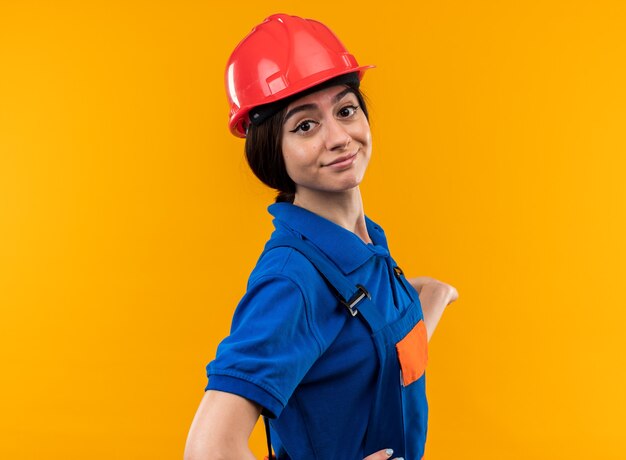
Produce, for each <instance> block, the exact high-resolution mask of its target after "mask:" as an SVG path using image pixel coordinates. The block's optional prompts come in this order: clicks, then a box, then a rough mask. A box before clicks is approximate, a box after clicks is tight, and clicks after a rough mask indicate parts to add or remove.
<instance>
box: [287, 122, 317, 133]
mask: <svg viewBox="0 0 626 460" xmlns="http://www.w3.org/2000/svg"><path fill="white" fill-rule="evenodd" d="M313 123H315V122H314V121H312V120H305V121H303V122H302V123H300V124H299V125H298V126H296V129H292V130H291V132H292V133H297V132H298V131H300V132H303V133H306V132H308V131H310V130H311V129H313Z"/></svg>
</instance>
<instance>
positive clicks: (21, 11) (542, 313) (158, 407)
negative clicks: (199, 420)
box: [0, 0, 626, 460]
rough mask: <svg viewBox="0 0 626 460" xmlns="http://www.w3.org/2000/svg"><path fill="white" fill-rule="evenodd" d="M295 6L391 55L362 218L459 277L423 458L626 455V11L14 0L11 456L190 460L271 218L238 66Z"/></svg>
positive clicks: (3, 122)
mask: <svg viewBox="0 0 626 460" xmlns="http://www.w3.org/2000/svg"><path fill="white" fill-rule="evenodd" d="M280 11H284V12H288V13H292V14H298V15H300V16H304V17H313V18H317V19H319V20H321V21H322V22H325V23H326V24H328V25H329V26H330V27H331V28H332V29H333V30H334V31H335V32H337V34H338V35H339V36H340V37H341V39H342V41H343V42H344V43H345V45H346V46H347V47H348V48H349V49H350V50H351V51H352V52H353V53H354V54H355V55H356V56H357V58H358V59H359V61H360V62H361V63H363V64H368V63H374V64H376V65H377V66H378V68H377V69H374V70H371V71H369V72H368V73H367V76H366V78H365V80H364V83H363V89H364V91H365V92H366V93H367V95H368V96H369V99H370V101H371V104H370V111H371V115H372V117H371V121H372V125H373V136H374V157H373V161H372V163H371V164H370V169H369V171H368V174H367V177H366V180H365V182H364V185H363V194H364V200H365V206H366V212H367V214H368V215H369V216H370V217H372V218H373V219H375V220H376V221H378V222H379V223H380V224H382V225H383V226H384V228H385V230H386V232H387V235H388V237H389V240H390V245H391V248H392V251H393V254H394V256H395V258H396V259H397V260H399V261H400V263H401V266H403V268H404V270H405V272H407V274H409V275H430V276H434V277H437V278H440V279H442V280H444V281H447V282H449V283H451V284H453V285H454V286H456V287H457V288H458V290H459V293H460V299H459V301H458V302H457V303H455V304H453V306H451V307H450V309H449V310H448V311H447V312H446V314H445V316H444V318H443V320H442V322H441V324H440V327H439V329H438V330H437V332H436V334H435V336H434V338H433V340H432V341H431V349H430V364H429V380H428V392H429V398H430V404H431V419H430V420H431V422H430V430H429V441H428V445H427V458H428V460H448V459H461V458H463V459H481V460H487V459H493V460H502V459H506V460H509V459H513V460H514V459H529V458H532V459H546V460H547V459H550V460H552V459H585V460H587V459H596V458H598V459H599V458H602V459H623V458H626V443H625V441H624V414H625V413H626V396H625V394H626V392H625V391H624V389H625V388H626V363H625V359H624V354H625V352H626V332H625V322H626V321H625V320H626V308H624V307H625V306H626V303H625V302H624V300H623V294H622V292H621V291H622V289H623V286H624V282H623V276H624V260H625V257H626V243H625V238H624V235H625V234H626V217H625V216H626V213H625V211H626V186H625V185H624V176H625V174H624V173H625V172H626V171H625V166H626V161H625V160H624V155H625V153H626V140H625V139H626V136H625V134H626V130H625V128H626V89H625V88H626V84H625V82H626V64H625V62H626V26H625V24H626V3H625V2H622V1H617V0H616V1H612V2H610V1H540V0H532V1H495V0H494V1H486V0H481V1H464V0H458V1H440V2H406V3H401V2H393V1H388V2H383V3H382V4H379V3H378V2H372V3H371V4H368V3H366V2H356V3H355V2H337V1H315V2H274V3H266V2H259V1H258V0H255V1H250V0H241V1H237V2H221V3H220V4H217V5H216V4H213V3H211V2H208V1H205V2H192V1H176V2H174V1H170V2H164V1H142V2H138V1H134V2H126V1H124V2H122V1H106V2H105V1H87V2H85V1H74V2H71V1H54V2H53V1H49V2H48V1H18V0H3V1H2V2H1V3H0V66H1V67H0V306H1V318H0V369H1V373H2V374H1V379H0V438H1V439H0V458H3V459H4V458H7V459H8V458H20V459H44V458H45V459H170V458H181V457H182V452H183V447H184V442H185V438H186V435H187V430H188V428H189V424H190V423H191V420H192V417H193V414H194V412H195V410H196V407H197V404H198V402H199V400H200V398H201V397H202V393H203V388H204V385H205V374H204V373H205V370H204V366H205V365H206V363H207V362H208V361H210V360H211V359H212V358H213V356H214V353H215V348H216V346H217V344H218V343H219V341H220V340H221V338H222V337H223V336H225V335H226V334H227V333H228V329H229V323H230V317H231V314H232V312H233V309H234V308H235V306H236V303H237V301H238V299H239V297H240V296H241V295H242V294H243V292H244V288H245V283H246V280H247V275H248V273H249V272H250V270H251V269H252V267H253V266H254V263H255V261H256V258H257V256H258V255H259V253H260V251H261V249H262V246H263V244H264V242H265V240H266V238H267V237H268V236H269V232H270V231H271V228H272V227H271V221H270V217H269V215H268V214H267V213H266V210H265V208H266V206H267V205H268V204H270V202H271V201H272V198H273V193H272V192H271V191H268V190H266V189H265V188H264V187H263V186H261V185H260V184H259V183H258V182H257V181H256V179H255V178H254V177H252V175H251V174H250V173H249V172H248V169H247V166H246V163H245V161H244V159H243V155H242V148H243V142H242V141H241V140H239V139H236V138H234V137H232V136H230V134H229V133H228V130H227V128H226V120H227V104H226V99H225V95H224V89H223V69H224V65H225V62H226V60H227V58H228V55H229V54H230V52H231V50H232V49H233V48H234V46H235V45H236V44H237V42H238V41H239V40H240V39H241V38H242V37H243V36H244V35H245V34H247V33H248V32H249V30H250V29H251V28H252V26H253V25H255V24H257V23H259V22H260V21H261V20H262V19H263V18H264V17H266V16H268V15H269V14H271V13H274V12H280ZM251 444H252V447H253V448H254V449H255V452H256V453H257V455H258V456H259V457H260V456H261V455H262V454H263V448H262V446H263V438H262V433H261V431H260V430H257V431H256V432H255V434H254V437H253V439H252V442H251ZM381 447H383V446H381ZM407 460H409V459H407Z"/></svg>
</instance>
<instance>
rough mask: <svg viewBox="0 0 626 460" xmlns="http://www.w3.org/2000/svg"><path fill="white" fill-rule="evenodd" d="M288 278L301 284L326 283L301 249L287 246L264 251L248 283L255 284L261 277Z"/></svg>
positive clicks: (301, 285)
mask: <svg viewBox="0 0 626 460" xmlns="http://www.w3.org/2000/svg"><path fill="white" fill-rule="evenodd" d="M266 277H279V278H288V279H290V280H291V281H293V282H294V283H295V284H297V285H298V286H300V287H301V288H302V287H303V286H312V285H313V286H314V285H316V284H317V283H316V282H319V283H321V284H324V280H323V278H322V276H321V275H320V274H319V273H318V271H317V269H316V268H315V267H314V266H313V264H312V263H311V262H310V261H309V260H308V259H307V258H306V257H305V256H304V255H303V254H301V253H300V252H299V251H297V250H295V249H293V248H291V247H286V246H281V247H276V248H272V249H270V250H266V251H264V252H263V253H262V254H261V256H260V257H259V260H258V261H257V264H256V266H255V267H254V269H253V270H252V273H251V274H250V279H249V281H248V284H254V283H255V282H256V281H257V280H259V279H260V278H266Z"/></svg>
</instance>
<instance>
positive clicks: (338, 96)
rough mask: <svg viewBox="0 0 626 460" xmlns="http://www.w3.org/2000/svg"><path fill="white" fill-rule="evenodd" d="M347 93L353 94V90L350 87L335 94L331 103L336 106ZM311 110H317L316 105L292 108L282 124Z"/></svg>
mask: <svg viewBox="0 0 626 460" xmlns="http://www.w3.org/2000/svg"><path fill="white" fill-rule="evenodd" d="M349 93H353V94H354V89H352V88H350V87H348V88H345V89H343V90H342V91H340V92H339V93H337V94H335V95H334V96H333V99H332V103H333V104H336V103H337V102H339V101H340V100H341V99H343V97H344V96H345V95H346V94H349ZM312 109H317V104H302V105H299V106H297V107H294V108H293V109H291V110H290V111H289V112H287V115H285V119H284V121H283V124H284V123H287V120H289V118H291V117H292V116H294V115H295V114H296V113H298V112H303V111H305V110H312Z"/></svg>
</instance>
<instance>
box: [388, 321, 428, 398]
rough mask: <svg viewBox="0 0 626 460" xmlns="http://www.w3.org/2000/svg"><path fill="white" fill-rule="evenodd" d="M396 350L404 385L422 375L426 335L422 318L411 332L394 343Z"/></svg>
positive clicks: (426, 345)
mask: <svg viewBox="0 0 626 460" xmlns="http://www.w3.org/2000/svg"><path fill="white" fill-rule="evenodd" d="M396 351H397V353H398V361H400V369H401V370H402V383H403V385H404V386H405V387H406V386H409V385H410V384H411V383H413V382H415V381H416V380H418V379H419V378H420V377H421V376H422V375H424V371H425V370H426V363H427V361H428V335H427V333H426V325H425V324H424V320H423V319H420V320H419V322H418V323H417V324H416V325H415V326H413V329H411V332H409V333H408V334H407V335H406V336H405V337H404V338H403V339H402V340H400V341H399V342H398V343H396Z"/></svg>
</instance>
